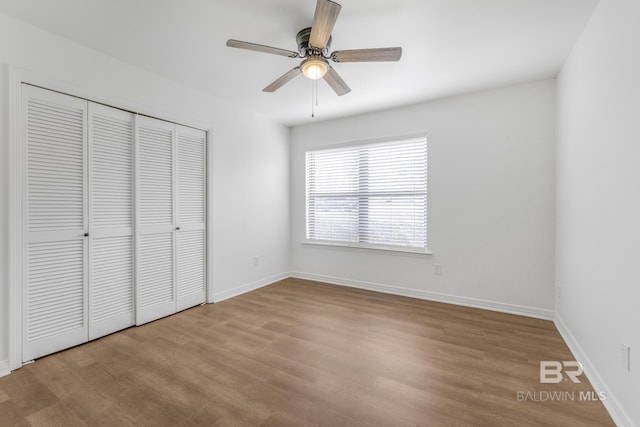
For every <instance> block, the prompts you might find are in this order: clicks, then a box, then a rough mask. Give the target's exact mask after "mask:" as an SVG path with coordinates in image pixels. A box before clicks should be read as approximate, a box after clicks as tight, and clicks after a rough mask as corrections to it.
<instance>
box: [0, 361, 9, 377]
mask: <svg viewBox="0 0 640 427" xmlns="http://www.w3.org/2000/svg"><path fill="white" fill-rule="evenodd" d="M10 373H11V370H10V369H9V361H8V360H0V377H4V376H5V375H9V374H10Z"/></svg>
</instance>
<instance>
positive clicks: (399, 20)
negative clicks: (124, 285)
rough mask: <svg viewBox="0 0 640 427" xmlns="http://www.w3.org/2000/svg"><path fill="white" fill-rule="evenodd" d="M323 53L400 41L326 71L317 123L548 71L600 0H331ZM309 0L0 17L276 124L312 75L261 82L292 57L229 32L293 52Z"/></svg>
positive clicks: (47, 10)
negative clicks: (392, 53) (374, 58)
mask: <svg viewBox="0 0 640 427" xmlns="http://www.w3.org/2000/svg"><path fill="white" fill-rule="evenodd" d="M338 2H339V3H341V4H342V12H341V14H340V16H339V18H338V22H337V24H336V26H335V28H334V31H333V45H332V48H333V49H332V50H344V49H356V48H369V47H390V46H402V48H403V56H402V59H401V60H400V62H398V63H363V64H354V63H344V64H334V68H335V69H336V70H337V71H338V72H339V73H340V75H341V76H342V78H343V79H344V80H345V81H346V82H347V84H349V86H350V87H351V89H352V92H351V93H349V94H347V95H345V96H342V97H338V96H336V95H335V94H334V93H333V92H332V91H331V89H330V88H329V87H328V86H327V85H326V84H325V82H323V81H321V82H319V83H318V97H319V106H318V107H317V110H316V119H315V120H322V119H328V118H334V117H340V116H345V115H352V114H357V113H362V112H367V111H372V110H378V109H384V108H389V107H393V106H398V105H406V104H410V103H415V102H420V101H426V100H431V99H435V98H440V97H443V96H448V95H454V94H459V93H464V92H470V91H476V90H482V89H486V88H491V87H497V86H504V85H508V84H512V83H519V82H524V81H531V80H536V79H542V78H548V77H553V76H555V75H556V74H557V73H558V71H559V69H560V67H561V66H562V63H563V62H564V60H565V58H566V57H567V55H568V53H569V51H570V49H571V47H572V46H573V44H574V43H575V41H576V39H577V38H578V36H579V35H580V33H581V32H582V30H583V28H584V27H585V25H586V23H587V21H588V19H589V17H590V16H591V13H592V12H593V9H594V8H595V6H596V4H597V3H598V0H338ZM314 10H315V0H269V1H266V0H236V1H233V0H226V1H221V0H154V1H151V0H55V1H51V0H0V12H4V13H6V14H8V15H12V16H14V17H16V18H18V19H22V20H24V21H26V22H29V23H32V24H34V25H36V26H38V27H41V28H44V29H46V30H48V31H51V32H53V33H56V34H59V35H61V36H64V37H66V38H69V39H71V40H74V41H76V42H78V43H81V44H84V45H86V46H88V47H91V48H93V49H95V50H98V51H101V52H104V53H106V54H108V55H111V56H113V57H116V58H118V59H120V60H123V61H126V62H128V63H131V64H134V65H136V66H138V67H140V68H143V69H146V70H148V71H151V72H153V73H155V74H158V75H161V76H163V77H166V78H169V79H172V80H175V81H177V82H180V83H182V84H184V85H186V86H189V87H192V88H195V89H197V90H200V91H203V92H206V93H209V94H212V95H215V96H217V97H220V98H223V99H226V100H228V101H229V102H233V103H236V104H240V105H242V106H245V107H246V108H249V109H251V110H254V111H257V112H259V113H261V114H264V115H266V116H269V117H271V118H273V119H274V120H276V121H278V122H281V123H283V124H286V125H295V124H301V123H306V122H310V121H311V120H312V119H311V117H310V113H311V85H312V83H311V81H309V80H306V79H305V78H303V77H302V76H300V77H298V78H296V80H294V81H292V82H290V83H288V84H287V85H285V86H284V87H282V88H281V89H280V90H278V91H277V92H275V93H264V92H262V88H264V87H265V86H267V85H268V84H269V83H271V82H272V81H273V80H275V79H276V78H277V77H279V76H280V75H282V74H284V73H285V72H286V71H288V70H290V69H291V68H293V67H295V66H296V65H297V64H298V62H299V60H296V59H291V58H286V57H281V56H275V55H267V54H264V53H259V52H250V51H246V50H240V49H231V48H228V47H226V46H225V42H226V40H227V39H228V38H235V39H239V40H244V41H250V42H254V43H261V44H266V45H271V46H275V47H281V48H285V49H290V50H297V49H296V43H295V35H296V33H297V32H298V30H300V29H302V28H304V27H308V26H310V24H311V21H312V18H313V13H314Z"/></svg>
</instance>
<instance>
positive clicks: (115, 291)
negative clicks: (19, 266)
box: [22, 85, 206, 361]
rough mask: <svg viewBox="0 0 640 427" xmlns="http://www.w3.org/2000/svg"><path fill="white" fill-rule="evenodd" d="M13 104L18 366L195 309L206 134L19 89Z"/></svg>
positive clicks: (201, 276)
mask: <svg viewBox="0 0 640 427" xmlns="http://www.w3.org/2000/svg"><path fill="white" fill-rule="evenodd" d="M22 105H23V107H22V108H23V110H22V117H23V118H24V119H23V131H22V134H23V137H24V149H25V156H24V157H25V159H26V160H25V165H23V182H24V183H25V186H24V188H25V191H24V192H23V206H22V209H23V212H25V220H24V221H23V223H24V226H23V242H24V245H23V248H24V252H23V259H24V260H25V263H24V267H23V360H24V361H28V360H32V359H34V358H37V357H40V356H43V355H45V354H50V353H53V352H56V351H59V350H62V349H64V348H68V347H71V346H74V345H77V344H81V343H83V342H86V341H88V340H90V339H95V338H99V337H101V336H104V335H106V334H109V333H112V332H115V331H118V330H120V329H124V328H126V327H128V326H132V325H134V324H136V323H137V324H141V323H144V322H146V321H150V320H154V319H156V318H159V317H162V316H165V315H168V314H172V313H174V312H176V311H178V310H181V309H184V308H187V307H190V306H193V305H196V304H199V303H202V302H204V301H205V297H206V291H205V290H206V287H205V277H206V273H205V255H206V245H205V238H204V237H205V199H206V197H205V194H206V193H205V175H206V171H205V157H206V156H205V153H206V134H205V133H204V132H203V131H200V130H194V129H190V128H185V127H182V126H178V125H174V124H171V123H168V122H162V121H160V120H155V119H149V118H146V117H137V116H135V115H133V114H131V113H129V112H125V111H122V110H119V109H116V108H111V107H107V106H104V105H99V104H95V103H92V102H89V101H86V100H82V99H79V98H75V97H71V96H68V95H63V94H60V93H56V92H51V91H47V90H44V89H40V88H35V87H32V86H29V85H23V102H22ZM163 132H164V133H163ZM136 134H137V137H136ZM163 135H164V136H166V135H170V137H169V139H168V140H167V139H163ZM167 141H168V142H167ZM136 151H137V152H138V153H139V154H138V155H137V156H136ZM136 157H138V168H137V170H136V169H135V167H134V166H135V159H136ZM134 171H135V179H134ZM136 180H137V183H136ZM136 205H137V207H138V209H137V210H136V208H135V207H136ZM136 212H137V215H136ZM136 217H137V227H136V220H135V219H136ZM136 241H137V244H138V245H137V247H136ZM149 267H151V269H149ZM136 276H137V278H138V281H137V282H136ZM167 301H168V303H167ZM156 303H159V304H156Z"/></svg>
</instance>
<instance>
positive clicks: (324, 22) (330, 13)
mask: <svg viewBox="0 0 640 427" xmlns="http://www.w3.org/2000/svg"><path fill="white" fill-rule="evenodd" d="M340 9H342V6H340V5H339V4H338V3H335V2H332V1H331V0H318V3H317V4H316V13H315V15H314V16H313V24H312V25H311V35H310V36H309V45H310V46H311V47H315V48H317V49H324V48H325V47H327V42H329V37H331V32H332V31H333V26H334V25H335V24H336V20H337V19H338V14H339V13H340Z"/></svg>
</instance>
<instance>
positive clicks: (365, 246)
mask: <svg viewBox="0 0 640 427" xmlns="http://www.w3.org/2000/svg"><path fill="white" fill-rule="evenodd" d="M411 140H423V141H424V143H425V145H426V147H425V150H426V151H425V156H426V159H425V160H426V162H425V182H426V183H427V188H425V191H424V193H425V194H424V196H425V230H424V232H425V243H426V245H425V247H415V246H402V245H392V244H376V243H368V242H363V241H361V239H362V236H363V231H362V230H363V229H364V228H366V225H365V226H361V225H360V224H361V221H360V220H358V221H357V223H358V227H357V230H358V231H357V235H358V239H357V241H347V240H344V241H342V240H323V239H310V238H309V237H308V236H309V224H310V221H309V217H310V214H313V213H312V212H310V202H309V182H308V181H309V173H308V156H309V153H314V152H320V151H325V150H334V149H341V148H344V149H348V148H357V147H359V146H366V145H378V144H384V143H391V144H393V143H405V142H409V141H411ZM416 142H417V141H416ZM428 151H429V143H428V134H426V133H420V134H412V135H403V136H396V137H388V138H379V139H370V140H361V141H353V142H344V143H340V144H332V145H324V146H321V147H314V148H311V149H306V150H305V152H304V170H305V172H304V173H305V185H304V193H305V217H304V227H305V229H304V238H303V240H302V242H301V243H302V244H304V245H311V246H323V247H335V248H344V249H355V250H364V251H372V252H380V251H383V252H390V253H393V254H398V255H403V254H405V255H418V256H420V255H432V254H433V252H432V250H431V248H430V247H429V238H428V237H429V236H428V211H429V209H428V206H429V192H428V181H429V172H428V171H429V167H428V159H429V155H428ZM358 175H359V176H360V170H359V169H358ZM359 184H360V185H359V192H360V193H366V192H367V191H362V190H363V188H362V182H360V183H359ZM392 193H393V192H392ZM336 197H338V198H339V196H336ZM342 197H345V196H342ZM365 200H368V198H366V197H361V198H359V200H358V204H359V205H360V204H361V203H363V202H364V201H365ZM364 203H365V205H366V204H367V203H366V202H364ZM362 212H363V211H362V210H360V209H358V216H359V217H361V216H362V215H363V213H362ZM365 224H368V220H367V221H366V223H365ZM364 234H366V233H364Z"/></svg>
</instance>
